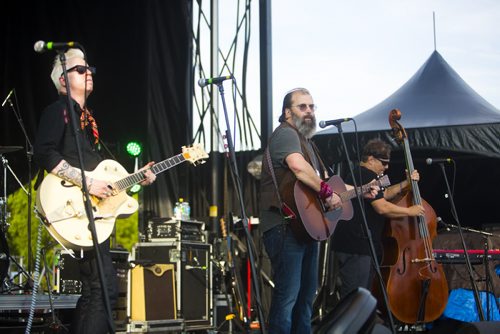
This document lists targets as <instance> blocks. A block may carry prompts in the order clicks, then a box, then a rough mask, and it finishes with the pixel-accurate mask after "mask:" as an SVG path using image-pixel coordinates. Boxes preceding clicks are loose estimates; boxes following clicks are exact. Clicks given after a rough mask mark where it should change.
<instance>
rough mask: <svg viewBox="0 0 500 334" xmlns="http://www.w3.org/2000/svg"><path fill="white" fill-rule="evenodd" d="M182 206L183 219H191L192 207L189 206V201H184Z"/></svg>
mask: <svg viewBox="0 0 500 334" xmlns="http://www.w3.org/2000/svg"><path fill="white" fill-rule="evenodd" d="M181 207H182V210H181V219H182V220H189V219H190V218H191V207H190V206H189V202H182V203H181Z"/></svg>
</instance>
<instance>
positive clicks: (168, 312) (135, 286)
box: [130, 264, 177, 321]
mask: <svg viewBox="0 0 500 334" xmlns="http://www.w3.org/2000/svg"><path fill="white" fill-rule="evenodd" d="M131 277H132V279H131V280H130V283H131V284H130V290H131V296H130V310H131V312H130V320H133V321H146V320H167V319H176V318H177V313H176V302H175V274H174V265H173V264H155V265H150V266H140V265H139V266H135V267H134V268H133V269H132V272H131Z"/></svg>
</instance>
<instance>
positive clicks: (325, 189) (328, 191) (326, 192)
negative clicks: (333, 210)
mask: <svg viewBox="0 0 500 334" xmlns="http://www.w3.org/2000/svg"><path fill="white" fill-rule="evenodd" d="M332 195H333V190H332V188H331V187H330V186H329V185H328V183H326V182H325V181H321V188H320V190H319V193H318V196H319V198H321V199H322V200H325V199H327V198H328V197H330V196H332Z"/></svg>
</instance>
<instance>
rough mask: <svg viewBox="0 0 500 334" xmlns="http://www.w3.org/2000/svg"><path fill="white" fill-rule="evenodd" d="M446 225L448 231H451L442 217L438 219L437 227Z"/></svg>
mask: <svg viewBox="0 0 500 334" xmlns="http://www.w3.org/2000/svg"><path fill="white" fill-rule="evenodd" d="M439 224H441V225H444V227H445V230H446V231H451V228H450V227H449V226H448V224H446V223H445V222H444V221H443V219H441V217H436V225H439Z"/></svg>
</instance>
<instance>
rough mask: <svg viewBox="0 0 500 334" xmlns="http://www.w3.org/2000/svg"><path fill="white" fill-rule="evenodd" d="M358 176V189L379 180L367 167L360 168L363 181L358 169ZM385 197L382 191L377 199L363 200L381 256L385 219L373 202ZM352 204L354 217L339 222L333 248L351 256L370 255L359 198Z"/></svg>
mask: <svg viewBox="0 0 500 334" xmlns="http://www.w3.org/2000/svg"><path fill="white" fill-rule="evenodd" d="M354 171H355V172H354V173H355V174H356V180H357V185H358V187H359V186H361V185H364V184H367V183H369V182H370V181H372V180H373V179H376V178H377V174H376V173H374V172H373V171H371V170H369V169H368V168H365V167H360V172H361V181H360V180H359V179H358V178H359V173H358V169H355V170H354ZM345 183H346V184H352V177H350V176H349V177H347V178H346V180H345ZM383 197H384V195H383V193H382V192H381V191H380V192H379V193H378V195H377V196H376V198H374V199H366V198H363V203H364V207H365V214H366V220H367V222H368V227H369V228H370V231H371V234H372V238H373V242H374V245H375V249H376V251H377V254H378V255H379V257H380V255H381V248H382V245H381V237H382V232H383V229H384V221H385V218H384V217H383V216H381V215H379V214H378V213H377V212H376V211H375V210H374V209H373V207H372V205H371V203H372V201H376V200H379V199H381V198H383ZM351 203H352V205H353V208H354V217H353V218H352V219H351V220H349V221H343V220H341V221H339V222H338V224H337V227H336V228H335V232H334V233H333V237H332V248H333V250H335V251H338V252H343V253H349V254H362V255H370V246H369V243H368V239H367V236H366V233H365V232H364V228H363V224H364V223H363V217H362V215H361V213H360V207H359V202H358V199H357V198H353V199H352V200H351Z"/></svg>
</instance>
